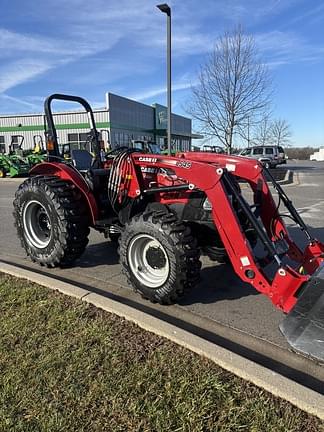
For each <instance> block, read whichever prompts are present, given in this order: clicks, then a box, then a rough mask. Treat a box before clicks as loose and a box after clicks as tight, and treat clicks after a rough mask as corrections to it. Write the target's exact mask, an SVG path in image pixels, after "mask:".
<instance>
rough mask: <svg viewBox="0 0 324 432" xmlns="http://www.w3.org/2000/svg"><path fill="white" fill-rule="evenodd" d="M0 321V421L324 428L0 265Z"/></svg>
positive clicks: (172, 430)
mask: <svg viewBox="0 0 324 432" xmlns="http://www.w3.org/2000/svg"><path fill="white" fill-rule="evenodd" d="M0 328H1V336H0V431H9V430H10V431H23V432H28V431H33V432H35V431H42V432H43V431H50V432H56V431H60V432H61V431H69V432H70V431H78V432H80V431H87V432H89V431H113V432H119V431H123V432H125V431H127V432H128V431H130V432H132V431H141V432H142V431H143V432H152V431H163V432H164V431H168V432H176V431H177V432H178V431H188V432H189V431H190V432H196V431H197V432H198V431H224V432H233V431H255V432H259V431H271V432H273V431H276V432H280V431H282V432H290V431H296V432H300V431H303V432H313V431H314V432H315V431H316V432H319V431H324V427H323V423H322V422H321V421H320V420H319V419H317V418H315V417H313V416H310V415H308V414H307V413H305V412H303V411H301V410H299V409H298V408H296V407H294V406H292V405H291V404H289V403H288V402H285V401H282V400H280V399H278V398H275V397H273V396H272V395H271V394H269V393H267V392H265V391H263V390H261V389H259V388H257V387H255V386H253V385H252V384H250V383H248V382H246V381H244V380H242V379H240V378H237V377H236V376H234V375H232V374H230V373H228V372H226V371H224V370H222V369H221V368H219V367H218V366H217V365H215V364H214V363H212V362H211V361H209V360H207V359H204V358H202V357H200V356H198V355H196V354H193V353H191V352H190V351H188V350H186V349H184V348H181V347H179V346H177V345H176V344H174V343H172V342H169V341H168V340H166V339H163V338H160V337H158V336H155V335H154V334H151V333H149V332H146V331H144V330H142V329H140V328H139V327H138V326H136V325H134V324H132V323H129V322H127V321H125V320H123V319H122V318H119V317H117V316H115V315H112V314H109V313H107V312H104V311H102V310H100V309H97V308H95V307H93V306H91V305H88V304H85V303H84V302H80V301H78V300H75V299H72V298H70V297H67V296H64V295H62V294H59V293H57V292H52V291H50V290H48V289H46V288H44V287H41V286H39V285H36V284H33V283H30V282H28V281H26V280H24V279H17V278H13V277H11V276H8V275H4V274H3V273H0Z"/></svg>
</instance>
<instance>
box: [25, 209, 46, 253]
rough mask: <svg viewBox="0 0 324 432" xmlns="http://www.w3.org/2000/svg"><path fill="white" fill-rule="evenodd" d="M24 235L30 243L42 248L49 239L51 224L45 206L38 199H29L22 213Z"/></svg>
mask: <svg viewBox="0 0 324 432" xmlns="http://www.w3.org/2000/svg"><path fill="white" fill-rule="evenodd" d="M23 224H24V231H25V236H26V238H27V240H28V242H29V243H30V244H32V245H33V246H35V247H37V248H38V249H44V248H46V246H48V244H49V242H50V240H51V232H52V226H51V222H50V218H49V215H48V213H47V211H46V210H45V207H44V206H43V205H42V204H41V203H40V202H39V201H29V202H28V203H27V204H26V206H25V208H24V213H23Z"/></svg>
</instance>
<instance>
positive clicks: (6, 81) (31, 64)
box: [0, 59, 51, 93]
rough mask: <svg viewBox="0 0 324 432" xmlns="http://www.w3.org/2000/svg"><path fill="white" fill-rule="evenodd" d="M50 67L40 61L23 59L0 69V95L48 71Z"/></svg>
mask: <svg viewBox="0 0 324 432" xmlns="http://www.w3.org/2000/svg"><path fill="white" fill-rule="evenodd" d="M50 68H51V66H50V65H49V64H47V63H45V62H42V61H40V60H38V61H35V60H34V59H23V60H20V61H18V60H17V61H14V62H11V63H10V64H9V65H4V66H2V67H0V93H3V92H5V91H7V90H9V89H10V88H12V87H14V86H17V85H18V84H21V83H24V82H26V81H28V80H30V79H33V78H35V77H36V76H38V75H40V74H42V73H44V72H45V71H47V70H49V69H50Z"/></svg>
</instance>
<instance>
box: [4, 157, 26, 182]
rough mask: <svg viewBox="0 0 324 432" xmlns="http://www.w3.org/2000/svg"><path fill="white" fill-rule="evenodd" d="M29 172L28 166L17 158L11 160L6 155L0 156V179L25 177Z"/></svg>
mask: <svg viewBox="0 0 324 432" xmlns="http://www.w3.org/2000/svg"><path fill="white" fill-rule="evenodd" d="M29 170H30V166H29V165H28V164H27V163H26V162H25V161H24V159H22V158H19V156H17V158H14V159H13V158H12V157H10V156H8V155H4V154H0V178H1V177H6V176H9V177H20V176H27V175H28V173H29Z"/></svg>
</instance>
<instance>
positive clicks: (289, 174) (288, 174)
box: [278, 170, 294, 185]
mask: <svg viewBox="0 0 324 432" xmlns="http://www.w3.org/2000/svg"><path fill="white" fill-rule="evenodd" d="M278 183H279V184H280V185H287V184H293V183H294V172H293V171H291V170H287V172H286V175H285V178H284V179H283V180H280V181H278Z"/></svg>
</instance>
